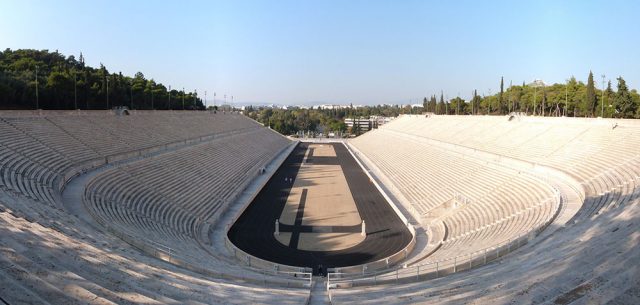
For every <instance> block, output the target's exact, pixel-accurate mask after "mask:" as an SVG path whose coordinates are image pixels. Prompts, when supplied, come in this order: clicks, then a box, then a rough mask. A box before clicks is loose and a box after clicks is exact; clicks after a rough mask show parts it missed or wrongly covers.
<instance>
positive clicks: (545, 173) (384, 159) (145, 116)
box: [0, 111, 640, 305]
mask: <svg viewBox="0 0 640 305" xmlns="http://www.w3.org/2000/svg"><path fill="white" fill-rule="evenodd" d="M219 303H223V304H226V303H231V304H413V303H427V304H640V122H638V121H634V120H622V119H621V120H613V119H580V118H541V117H520V116H436V115H413V116H409V115H405V116H401V117H400V118H398V119H396V120H394V121H392V122H391V123H388V124H386V125H384V126H382V127H380V128H379V129H376V130H373V131H370V132H367V133H365V134H363V135H361V136H359V137H356V138H353V139H349V140H345V141H329V140H326V139H325V140H318V141H306V140H304V141H298V140H292V139H289V138H286V137H284V136H281V135H280V134H278V133H276V132H274V131H273V130H271V129H269V128H265V127H263V126H262V125H261V124H259V123H257V122H255V121H253V120H251V119H249V118H247V117H245V116H243V115H241V114H238V113H229V112H226V113H224V112H218V113H214V112H209V111H202V112H196V111H119V112H115V111H0V304H11V305H14V304H219Z"/></svg>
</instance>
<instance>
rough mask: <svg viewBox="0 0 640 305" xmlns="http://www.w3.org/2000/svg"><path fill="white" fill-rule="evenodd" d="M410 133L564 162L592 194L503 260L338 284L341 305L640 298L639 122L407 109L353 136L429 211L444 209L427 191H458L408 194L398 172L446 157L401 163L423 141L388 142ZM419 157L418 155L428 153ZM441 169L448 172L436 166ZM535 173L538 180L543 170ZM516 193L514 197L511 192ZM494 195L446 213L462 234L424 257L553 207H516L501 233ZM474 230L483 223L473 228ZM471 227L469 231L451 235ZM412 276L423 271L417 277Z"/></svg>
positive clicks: (556, 164) (561, 166) (474, 244)
mask: <svg viewBox="0 0 640 305" xmlns="http://www.w3.org/2000/svg"><path fill="white" fill-rule="evenodd" d="M402 137H405V138H410V139H414V140H415V139H418V140H415V141H414V142H413V143H418V142H420V141H419V139H424V140H425V143H427V142H428V143H433V142H432V141H437V142H440V143H444V144H445V145H444V147H447V146H446V145H451V144H453V145H457V146H460V147H464V148H466V149H467V148H468V149H473V150H477V151H483V152H487V153H491V154H493V155H496V156H506V157H510V158H514V159H519V160H522V161H525V162H530V163H534V164H541V165H545V166H548V167H552V168H555V169H558V170H560V171H563V172H565V173H567V174H569V175H570V176H572V177H574V178H575V179H576V180H577V181H578V182H580V183H581V184H582V186H583V188H584V190H585V197H586V198H585V199H584V204H583V205H582V208H581V209H580V210H579V211H578V213H577V214H576V215H575V216H574V217H573V219H572V221H569V222H567V223H566V224H558V225H557V226H554V228H560V229H558V230H557V231H553V232H551V233H550V235H546V237H545V238H542V239H540V240H538V241H536V242H533V243H531V244H527V245H526V246H524V247H521V248H518V249H517V250H516V252H514V253H512V254H509V255H508V256H507V257H505V258H503V259H500V260H499V262H498V263H490V264H488V265H486V266H481V267H477V268H475V269H472V270H469V271H466V272H463V273H458V274H451V275H448V276H446V277H442V278H438V279H434V280H428V281H417V282H414V283H405V284H393V283H385V284H382V285H374V286H369V287H353V288H345V289H335V290H332V291H331V295H332V301H333V303H334V304H342V303H362V304H366V303H380V302H383V303H387V304H396V303H407V302H409V303H413V302H425V303H433V304H439V303H459V304H467V303H474V304H484V303H496V304H502V303H555V304H568V303H572V302H575V303H576V304H587V303H598V304H604V303H610V304H638V303H639V302H640V293H638V289H637V287H640V277H639V276H638V275H639V274H640V269H639V267H638V266H640V247H639V245H640V233H639V232H640V157H639V154H640V150H639V149H638V147H640V122H636V121H633V120H602V119H572V118H536V117H529V118H522V117H521V118H513V119H512V120H509V118H508V117H493V116H474V117H469V116H431V117H428V118H427V117H424V116H404V117H401V118H399V119H397V120H395V121H393V122H392V123H390V124H387V125H386V126H384V127H382V128H380V129H379V130H376V131H373V132H370V133H367V134H365V135H364V136H361V137H360V138H357V139H355V140H352V141H351V144H352V145H354V146H355V147H357V148H358V149H359V150H360V151H361V152H362V153H363V154H364V155H365V156H366V157H368V158H369V159H371V160H372V161H373V162H374V163H375V165H376V166H377V167H378V168H379V169H380V171H381V172H382V174H383V175H386V176H388V177H390V180H392V181H393V184H394V186H395V188H396V189H397V190H399V191H400V193H401V196H405V197H406V198H407V200H406V201H408V202H410V203H413V204H415V205H416V206H417V207H416V209H420V208H421V210H420V211H421V212H422V213H425V212H427V211H429V209H430V208H431V209H432V208H434V207H437V205H429V204H427V205H425V204H424V203H423V202H427V203H429V202H433V201H429V198H430V197H433V196H434V195H432V194H429V192H432V193H438V192H441V191H446V192H447V195H449V194H450V193H451V192H450V190H447V189H444V190H443V189H442V188H438V189H431V190H424V191H422V189H421V188H419V189H420V190H421V191H422V193H421V194H413V195H411V194H409V193H410V192H415V191H416V188H415V187H413V186H411V187H407V186H404V185H403V184H402V183H403V182H402V180H400V179H396V177H397V175H398V174H397V173H398V172H404V173H411V172H413V173H424V174H422V175H420V176H415V174H414V176H413V177H412V178H408V179H407V180H411V179H416V180H419V179H427V180H428V179H429V178H427V177H425V176H427V175H428V174H429V173H430V172H431V170H432V167H431V166H432V165H433V166H434V167H436V168H437V165H434V164H438V162H437V161H434V160H429V162H427V163H425V162H424V160H423V161H422V162H414V163H413V165H412V166H413V167H417V168H419V169H417V170H416V169H407V167H408V166H409V164H410V163H411V161H413V160H414V158H416V157H414V158H412V159H410V160H409V161H407V164H403V163H402V162H401V161H403V160H404V159H405V158H406V157H407V156H403V155H401V154H400V155H398V152H399V151H400V152H404V151H406V150H407V149H409V150H411V146H412V145H415V144H408V143H411V142H405V144H400V143H396V145H402V146H401V147H395V146H396V145H387V143H390V141H394V140H395V139H397V138H402ZM429 141H431V142H429ZM379 143H385V145H380V144H379ZM392 143H393V142H392ZM434 146H438V145H434ZM433 149H437V148H433V147H428V145H423V146H422V147H420V148H419V149H416V150H413V151H411V152H407V154H410V153H413V154H417V153H420V154H422V155H425V156H429V154H430V153H429V151H431V150H433ZM391 150H394V152H393V153H390V154H389V155H388V156H384V154H385V153H384V152H381V151H391ZM417 158H418V160H419V158H420V157H417ZM442 158H443V162H448V167H449V168H451V170H452V171H458V172H459V173H461V174H462V175H465V176H466V175H468V174H467V172H465V171H464V170H461V169H460V168H459V167H458V163H456V162H452V160H450V159H446V158H447V157H446V156H444V157H442ZM420 169H421V170H422V171H421V170H420ZM433 170H434V172H435V174H436V175H440V173H441V172H438V170H437V169H433ZM467 170H468V169H467ZM532 179H534V180H535V177H534V178H532ZM516 180H521V179H520V178H518V179H514V180H513V182H515V181H516ZM454 181H455V180H454ZM521 182H522V183H526V182H525V181H521ZM523 191H528V188H526V187H524V188H519V189H518V188H515V189H513V188H504V191H497V192H493V194H492V195H491V196H492V197H493V198H495V199H493V200H496V201H499V200H500V198H504V200H505V201H507V202H517V199H516V198H515V197H517V196H523V195H524V196H531V193H530V194H529V195H525V194H526V193H523ZM412 196H413V197H412ZM421 196H422V197H421ZM508 196H511V197H513V198H511V199H506V198H507V197H508ZM415 198H418V199H423V201H418V200H416V199H415ZM445 198H446V196H445ZM529 200H531V199H525V200H524V201H523V202H527V201H529ZM406 201H405V202H406ZM491 201H492V200H487V201H486V202H487V203H488V205H487V206H485V207H480V206H479V205H478V206H477V207H474V205H473V204H469V205H468V206H467V207H465V208H464V209H459V210H453V211H452V212H451V213H452V216H451V215H450V216H448V218H445V219H444V221H443V223H444V224H446V227H447V229H449V232H448V233H450V234H452V235H455V236H457V237H454V238H453V240H451V241H450V242H445V243H444V244H443V245H442V246H441V247H439V248H438V249H437V251H435V253H434V254H433V255H432V256H430V257H428V258H427V260H425V261H429V260H432V261H433V260H437V259H441V260H442V259H446V257H453V256H457V255H459V253H460V249H463V250H464V249H468V248H469V249H482V248H483V247H487V246H490V245H491V243H492V242H493V241H494V240H495V236H499V235H503V234H505V233H501V232H518V231H521V230H523V228H526V227H531V226H532V225H530V223H536V222H539V221H540V219H544V218H545V217H546V216H544V215H548V214H549V213H551V212H550V211H547V210H546V209H545V208H544V207H545V205H534V206H533V207H529V208H528V212H526V213H520V214H516V215H513V214H512V216H510V217H509V218H511V219H505V220H504V221H502V222H500V224H496V226H500V227H502V228H501V229H499V230H497V229H493V228H487V227H484V228H483V226H486V222H488V221H490V219H492V216H491V214H492V213H491V210H492V203H491ZM435 202H436V203H437V202H438V201H435ZM425 206H426V208H424V207H425ZM407 208H409V209H411V208H412V207H407ZM474 227H475V228H476V229H475V230H469V228H474ZM478 228H479V229H478ZM439 231H441V230H438V231H437V232H438V233H439V234H440V235H443V234H442V232H439ZM465 231H466V232H468V233H463V234H459V233H452V232H465ZM508 234H510V233H507V235H508ZM511 234H512V233H511ZM446 239H449V237H447V238H446ZM391 277H393V274H391V275H390V278H391ZM401 277H402V276H401ZM410 277H413V278H415V274H414V275H410ZM379 278H383V277H382V276H381V277H379ZM408 278H409V277H407V279H408ZM391 282H393V281H391ZM401 282H403V281H401ZM404 282H406V281H404ZM374 300H375V301H374ZM572 304H573V303H572Z"/></svg>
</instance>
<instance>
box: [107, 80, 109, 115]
mask: <svg viewBox="0 0 640 305" xmlns="http://www.w3.org/2000/svg"><path fill="white" fill-rule="evenodd" d="M107 109H109V75H108V74H107Z"/></svg>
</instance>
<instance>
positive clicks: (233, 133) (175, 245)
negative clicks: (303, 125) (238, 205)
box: [0, 111, 309, 304]
mask: <svg viewBox="0 0 640 305" xmlns="http://www.w3.org/2000/svg"><path fill="white" fill-rule="evenodd" d="M199 140H203V141H202V142H199ZM288 143H289V141H288V140H286V139H285V138H284V137H282V136H279V135H277V134H276V133H274V132H272V131H270V130H267V129H264V128H263V127H262V126H260V125H259V124H258V123H256V122H255V121H252V120H250V119H247V118H245V117H244V116H241V115H238V114H229V113H226V114H224V113H218V114H213V113H210V112H180V111H133V112H131V115H129V116H116V115H114V113H113V112H111V111H82V112H77V111H64V112H63V111H39V112H29V111H0V251H1V252H2V253H1V254H0V264H1V266H0V295H1V296H2V297H3V299H4V300H5V301H8V302H9V303H10V304H13V303H14V302H15V303H20V302H27V303H34V304H37V303H43V304H47V303H51V304H78V303H104V304H113V303H118V304H127V303H156V304H164V303H173V304H183V303H217V302H220V300H225V302H229V303H249V302H258V303H281V302H285V303H291V304H299V303H304V302H305V301H306V300H307V299H308V297H309V290H308V289H297V288H290V289H283V288H275V287H272V286H271V285H269V286H267V287H264V286H263V285H259V286H257V285H256V284H252V282H264V281H272V282H274V283H275V282H278V281H281V282H282V281H283V280H282V278H281V277H273V276H271V277H272V280H270V279H269V277H270V276H269V275H266V274H263V273H261V272H254V271H252V270H250V269H247V268H244V267H242V266H239V265H236V264H235V263H233V262H229V261H217V258H216V257H213V256H211V254H210V253H208V252H207V251H206V250H204V249H203V248H202V247H201V246H199V243H198V242H197V241H196V239H195V235H194V234H196V230H197V229H198V228H197V225H198V222H199V221H204V220H206V218H209V220H211V221H215V217H216V215H217V214H218V213H219V212H220V210H221V209H222V208H224V204H225V203H227V202H228V200H230V199H231V198H232V197H233V195H234V192H236V191H238V188H239V187H240V186H241V185H242V183H246V182H247V181H248V179H249V178H250V177H251V175H253V176H255V173H257V167H259V166H261V164H264V163H266V162H268V161H269V160H271V159H272V158H273V157H274V156H275V155H276V154H277V153H278V152H279V151H281V149H283V148H284V147H286V145H288ZM175 144H179V145H182V144H184V145H182V146H181V148H180V149H177V150H174V151H171V149H172V148H173V147H174V146H177V145H175ZM161 149H166V151H165V152H164V153H163V154H160V155H156V156H154V157H150V158H143V159H141V160H139V161H137V162H135V163H130V164H128V165H123V166H121V167H120V168H118V169H115V170H112V171H107V172H105V179H104V181H105V182H109V183H105V184H104V185H103V184H99V185H100V186H101V187H102V188H101V190H105V191H106V192H105V193H104V194H102V193H100V195H98V194H93V193H90V194H92V195H94V197H92V198H100V200H101V201H100V204H101V205H100V206H99V207H98V206H97V205H96V206H90V208H91V209H96V208H100V209H101V210H100V211H101V212H102V213H103V214H100V215H102V216H104V219H99V220H101V222H102V223H103V224H105V225H109V226H111V225H113V226H115V227H116V228H118V229H122V232H124V234H127V235H128V236H141V235H144V236H145V237H146V238H147V239H148V240H154V241H162V242H161V243H158V244H157V246H158V247H159V248H163V247H164V248H165V249H166V248H170V249H172V251H173V252H172V253H171V255H172V256H173V257H175V258H178V259H182V260H190V261H195V260H199V261H203V262H205V263H204V264H203V265H202V266H201V267H202V268H203V269H204V268H210V269H211V270H212V272H209V273H204V274H206V275H203V273H201V274H198V273H194V272H192V271H190V270H187V269H184V268H181V267H177V266H174V265H172V264H168V263H165V262H162V261H159V260H157V259H155V258H152V257H150V256H148V255H147V254H145V253H142V252H140V251H138V250H137V249H135V248H134V247H132V246H131V245H130V244H128V243H125V242H123V241H122V240H121V239H118V238H116V237H114V236H112V235H111V234H107V233H104V232H102V231H99V230H96V229H95V228H94V227H93V226H92V225H85V224H84V222H82V221H78V220H77V219H75V218H74V217H73V216H72V215H69V214H67V212H66V211H65V210H64V209H63V208H62V207H63V205H62V203H61V200H62V199H61V196H60V192H61V189H62V188H63V187H64V184H65V183H66V182H67V180H68V179H69V178H70V177H72V176H73V175H75V174H76V173H78V172H82V171H83V170H88V169H90V168H92V167H95V166H99V165H102V164H104V163H105V162H111V161H117V160H121V159H126V158H129V157H135V156H139V154H136V153H141V152H145V153H146V152H154V151H159V150H161ZM196 159H197V160H198V162H200V163H198V164H197V165H195V164H194V163H195V160H196ZM253 169H255V172H249V171H250V170H253ZM145 171H149V173H146V172H145ZM177 173H182V174H184V176H183V177H179V176H178V174H177ZM117 175H120V176H117ZM162 175H166V178H168V177H171V179H156V180H153V179H152V178H155V177H159V178H163V177H162ZM107 178H115V179H116V180H113V179H111V180H109V179H107ZM117 179H122V180H123V181H117ZM207 179H210V180H211V183H208V182H205V181H204V180H207ZM101 181H102V180H101ZM124 181H126V182H125V183H123V182H124ZM198 181H199V183H198ZM96 185H98V184H96ZM176 188H181V189H185V190H188V192H187V191H185V192H183V193H180V192H178V190H177V189H176ZM178 193H180V194H178ZM102 195H105V196H106V197H101V196H102ZM112 196H113V197H112ZM104 198H106V199H109V200H103V199H104ZM114 200H122V201H121V202H115V201H114ZM152 201H153V202H152ZM96 202H98V201H96ZM136 204H138V205H137V206H135V208H146V210H144V209H143V210H136V209H135V208H134V209H129V207H133V206H134V205H136ZM145 204H146V206H145ZM93 211H94V210H93ZM94 212H95V211H94ZM162 213H164V215H161V214H162ZM105 219H108V220H107V221H108V222H107V221H104V220H105ZM142 232H144V233H142ZM187 251H189V253H186V252H187ZM224 278H227V279H229V280H224ZM232 278H235V279H236V280H231V279H232ZM243 278H244V279H245V280H246V281H245V280H238V279H243ZM284 282H285V283H288V281H287V280H284ZM12 301H13V302H12Z"/></svg>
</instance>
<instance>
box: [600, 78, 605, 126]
mask: <svg viewBox="0 0 640 305" xmlns="http://www.w3.org/2000/svg"><path fill="white" fill-rule="evenodd" d="M604 78H605V76H604V74H602V97H601V98H600V104H601V105H602V106H601V107H600V108H602V110H600V117H601V118H604Z"/></svg>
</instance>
